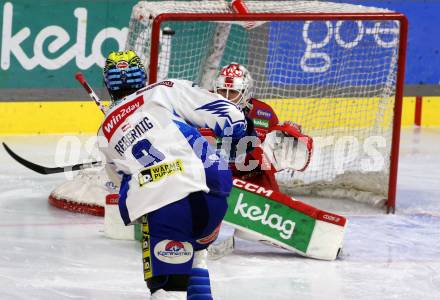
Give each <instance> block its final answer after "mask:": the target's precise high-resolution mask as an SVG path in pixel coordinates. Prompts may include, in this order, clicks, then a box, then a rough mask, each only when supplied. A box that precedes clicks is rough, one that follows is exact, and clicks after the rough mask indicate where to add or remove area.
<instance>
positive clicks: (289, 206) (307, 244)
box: [224, 179, 347, 260]
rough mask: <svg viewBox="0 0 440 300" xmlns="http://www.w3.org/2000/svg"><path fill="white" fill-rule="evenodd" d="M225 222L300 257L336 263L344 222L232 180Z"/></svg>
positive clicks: (328, 214)
mask: <svg viewBox="0 0 440 300" xmlns="http://www.w3.org/2000/svg"><path fill="white" fill-rule="evenodd" d="M233 183H234V188H233V189H232V192H231V194H230V195H229V198H228V204H229V208H228V211H227V213H226V216H225V219H224V220H225V222H227V223H229V224H231V225H232V226H234V227H235V228H238V229H240V230H242V231H244V232H246V233H250V234H252V235H255V236H256V237H257V239H258V240H260V241H264V242H267V243H270V244H272V245H276V246H279V247H282V248H284V249H286V250H290V251H293V252H296V253H298V254H300V255H303V256H307V257H311V258H317V259H324V260H334V259H336V257H337V255H338V253H339V250H340V248H341V247H342V240H343V236H344V231H345V227H346V224H347V221H346V219H345V218H344V217H342V216H338V215H335V214H332V213H328V212H325V211H322V210H319V209H316V208H314V207H312V206H310V205H307V204H305V203H302V202H300V201H298V200H295V199H292V198H291V197H289V196H287V195H284V194H282V193H279V192H275V191H271V190H267V189H264V188H262V187H259V186H257V185H255V184H254V183H250V182H246V181H243V180H240V179H234V181H233Z"/></svg>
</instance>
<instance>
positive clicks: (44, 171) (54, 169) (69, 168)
mask: <svg viewBox="0 0 440 300" xmlns="http://www.w3.org/2000/svg"><path fill="white" fill-rule="evenodd" d="M2 144H3V147H4V148H5V150H6V152H8V154H9V155H10V156H11V157H12V158H13V159H15V160H16V161H17V162H18V163H20V164H21V165H23V166H25V167H26V168H28V169H31V170H32V171H34V172H37V173H40V174H43V175H47V174H55V173H63V172H70V171H79V170H82V169H87V168H93V167H99V166H101V165H102V161H92V162H88V163H82V164H76V165H71V166H64V167H45V166H41V165H37V164H35V163H33V162H31V161H28V160H26V159H24V158H23V157H21V156H19V155H18V154H16V153H15V152H14V151H12V150H11V148H9V147H8V145H6V144H5V143H2Z"/></svg>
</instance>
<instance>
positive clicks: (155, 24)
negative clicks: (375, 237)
mask: <svg viewBox="0 0 440 300" xmlns="http://www.w3.org/2000/svg"><path fill="white" fill-rule="evenodd" d="M320 20H321V21H322V20H326V21H327V20H328V21H340V20H342V21H344V20H346V21H349V20H365V21H381V20H387V21H398V22H399V24H400V26H399V38H400V39H399V49H398V60H397V71H396V72H397V75H396V93H395V99H394V100H395V102H394V103H395V104H394V116H393V130H392V139H391V152H390V174H389V182H388V185H389V188H388V199H387V202H386V210H387V213H395V208H396V194H397V170H398V157H399V144H400V128H401V116H402V103H403V86H404V77H405V76H404V74H405V62H406V45H407V39H408V19H407V17H406V16H405V15H404V14H401V13H163V14H159V15H157V16H155V17H154V19H153V20H152V24H151V26H152V30H151V41H159V40H160V32H161V24H162V23H163V22H166V21H174V22H185V21H211V22H214V21H220V22H221V21H223V22H237V21H239V22H240V21H243V22H245V21H320ZM158 62H159V43H153V42H152V43H151V48H150V70H149V76H148V82H149V84H152V83H155V82H156V81H157V71H158Z"/></svg>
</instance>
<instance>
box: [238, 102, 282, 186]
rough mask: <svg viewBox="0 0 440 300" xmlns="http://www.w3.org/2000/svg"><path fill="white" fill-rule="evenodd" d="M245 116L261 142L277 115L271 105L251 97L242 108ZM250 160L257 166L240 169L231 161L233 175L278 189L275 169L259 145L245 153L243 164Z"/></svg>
mask: <svg viewBox="0 0 440 300" xmlns="http://www.w3.org/2000/svg"><path fill="white" fill-rule="evenodd" d="M244 111H245V115H246V117H247V118H248V119H249V120H251V121H252V123H253V125H254V132H255V134H256V136H257V137H258V139H259V140H260V142H261V143H263V142H264V140H265V139H266V135H267V134H268V133H269V132H271V131H272V130H274V128H275V126H277V125H278V123H279V121H278V117H277V115H276V113H275V112H274V110H273V109H272V107H270V106H269V105H268V104H266V103H264V102H262V101H260V100H257V99H255V98H251V99H250V101H249V104H248V106H247V107H246V108H245V109H244ZM251 160H254V161H257V162H258V167H256V168H255V169H253V170H251V171H240V170H239V168H237V167H236V164H235V163H231V164H230V167H231V170H232V172H233V175H234V177H236V178H240V179H243V180H246V181H250V182H252V183H255V184H257V185H260V186H263V187H265V188H267V189H271V190H273V191H279V187H278V184H277V182H276V180H275V172H276V171H277V170H276V169H275V168H274V167H273V166H272V165H271V164H270V162H268V160H266V159H264V157H263V150H262V149H261V148H260V147H256V148H254V149H253V150H252V151H250V152H249V153H248V154H247V155H246V159H245V163H244V164H245V165H248V164H249V163H250V161H251Z"/></svg>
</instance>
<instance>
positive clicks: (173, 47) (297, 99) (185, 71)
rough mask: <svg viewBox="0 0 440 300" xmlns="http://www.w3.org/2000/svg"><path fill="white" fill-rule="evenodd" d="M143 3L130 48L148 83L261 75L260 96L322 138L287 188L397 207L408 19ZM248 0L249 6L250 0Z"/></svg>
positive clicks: (272, 6)
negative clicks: (236, 69)
mask: <svg viewBox="0 0 440 300" xmlns="http://www.w3.org/2000/svg"><path fill="white" fill-rule="evenodd" d="M233 3H234V6H233V7H232V6H231V4H230V3H228V2H225V1H141V2H139V3H138V4H137V5H136V6H135V7H134V8H133V11H132V15H131V19H130V29H129V34H128V37H127V44H126V48H127V49H133V50H135V51H136V52H137V53H138V54H139V55H140V56H141V57H142V59H143V60H144V61H145V65H146V66H147V67H148V68H149V70H148V72H149V82H150V83H153V82H156V81H158V80H161V79H164V78H180V79H188V80H192V81H194V82H196V83H198V84H199V85H201V86H202V87H206V88H211V83H212V81H213V79H214V77H215V74H216V72H217V71H218V70H219V68H220V67H221V66H223V65H226V64H228V63H230V62H238V63H241V64H243V65H245V66H246V67H247V68H248V69H249V70H250V72H251V74H252V77H253V78H254V81H255V82H254V86H255V89H254V96H255V98H257V99H260V100H262V101H264V102H266V103H268V104H270V105H271V106H272V107H273V108H274V110H275V111H276V113H277V115H278V117H279V119H280V120H281V121H287V120H289V121H293V122H296V123H299V124H301V125H302V128H303V131H304V132H305V133H306V134H308V135H310V136H312V137H313V138H314V142H315V147H314V156H313V158H312V162H311V164H310V166H309V168H308V169H307V170H306V171H305V172H303V173H298V172H297V173H295V174H294V176H293V177H292V176H291V174H290V173H288V172H281V173H279V174H277V180H278V182H279V184H280V185H281V187H282V189H283V191H285V192H287V193H289V194H291V195H299V194H313V195H325V196H329V197H343V198H351V199H354V200H356V201H364V202H369V203H372V204H374V205H386V206H387V208H388V210H391V211H394V207H395V189H396V173H397V156H398V145H399V133H400V131H399V130H400V129H399V128H400V114H401V102H402V85H403V71H404V70H403V69H404V59H405V57H404V56H405V44H406V31H407V23H406V18H405V17H404V16H403V15H401V14H398V13H394V12H391V11H388V10H384V9H378V8H372V7H364V6H359V5H349V4H340V3H330V2H317V1H246V2H240V1H233ZM243 3H244V6H243Z"/></svg>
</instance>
